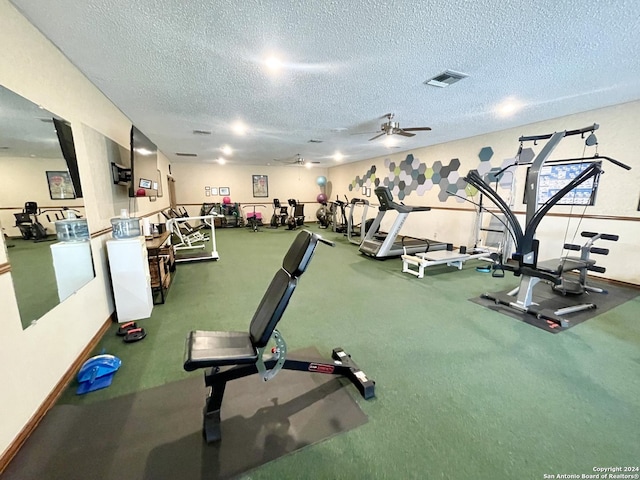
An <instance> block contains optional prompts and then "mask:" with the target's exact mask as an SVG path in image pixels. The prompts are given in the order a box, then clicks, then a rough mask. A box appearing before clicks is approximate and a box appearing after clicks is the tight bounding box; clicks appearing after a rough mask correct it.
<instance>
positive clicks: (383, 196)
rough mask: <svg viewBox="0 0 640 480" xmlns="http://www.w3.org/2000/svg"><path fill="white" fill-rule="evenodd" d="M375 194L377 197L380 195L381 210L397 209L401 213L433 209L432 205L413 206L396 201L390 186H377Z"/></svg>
mask: <svg viewBox="0 0 640 480" xmlns="http://www.w3.org/2000/svg"><path fill="white" fill-rule="evenodd" d="M375 194H376V197H378V201H379V202H380V207H379V209H380V211H385V210H396V211H398V212H400V213H411V212H428V211H429V210H431V207H411V206H409V205H404V204H402V203H396V202H394V201H393V196H392V195H391V190H389V187H376V189H375Z"/></svg>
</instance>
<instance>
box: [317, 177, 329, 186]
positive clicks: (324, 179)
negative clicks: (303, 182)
mask: <svg viewBox="0 0 640 480" xmlns="http://www.w3.org/2000/svg"><path fill="white" fill-rule="evenodd" d="M316 183H317V184H318V185H319V186H321V187H324V186H325V185H326V184H327V177H323V176H320V177H318V178H316Z"/></svg>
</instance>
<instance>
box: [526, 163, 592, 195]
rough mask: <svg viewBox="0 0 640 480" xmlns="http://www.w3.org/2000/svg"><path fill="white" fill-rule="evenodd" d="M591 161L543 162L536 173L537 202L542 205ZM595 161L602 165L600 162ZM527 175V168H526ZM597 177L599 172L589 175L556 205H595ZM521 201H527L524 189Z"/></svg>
mask: <svg viewBox="0 0 640 480" xmlns="http://www.w3.org/2000/svg"><path fill="white" fill-rule="evenodd" d="M591 163H593V162H563V161H561V160H559V161H553V163H546V164H544V165H543V166H542V168H540V172H539V173H538V200H537V204H538V205H542V204H543V203H546V202H547V201H549V199H551V197H553V196H554V195H555V194H556V193H557V192H559V191H560V190H561V189H562V188H563V187H564V186H566V185H567V184H568V183H569V182H570V181H571V180H573V179H574V178H576V177H577V176H578V175H580V173H582V171H583V170H585V169H586V168H587V167H588V166H589V165H591ZM596 163H598V164H599V165H602V162H596ZM528 175H529V169H527V176H528ZM599 179H600V174H598V175H596V176H594V177H591V178H590V179H589V180H587V181H586V182H583V183H582V184H580V185H578V186H577V187H576V188H574V189H573V190H571V191H570V192H569V193H567V194H566V195H565V196H564V197H562V199H561V200H560V201H559V202H558V203H556V205H595V203H596V193H597V191H598V180H599ZM523 202H524V203H527V196H526V189H525V196H524V200H523Z"/></svg>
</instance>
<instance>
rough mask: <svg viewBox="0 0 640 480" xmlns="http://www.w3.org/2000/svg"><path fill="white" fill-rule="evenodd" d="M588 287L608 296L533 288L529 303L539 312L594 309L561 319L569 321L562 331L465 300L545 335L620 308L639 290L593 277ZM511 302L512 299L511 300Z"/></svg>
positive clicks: (481, 302) (532, 318)
mask: <svg viewBox="0 0 640 480" xmlns="http://www.w3.org/2000/svg"><path fill="white" fill-rule="evenodd" d="M588 284H589V285H590V286H592V287H598V288H603V289H604V290H606V291H608V292H609V293H607V294H603V293H589V294H582V295H562V294H561V293H557V292H554V291H553V290H552V289H551V286H550V285H549V284H547V283H544V282H540V283H538V284H537V285H536V286H535V287H533V300H534V302H536V303H538V304H539V306H540V308H543V309H549V310H557V309H558V308H562V307H569V306H573V305H579V304H583V303H593V304H595V305H596V306H597V308H595V309H591V310H584V311H581V312H576V313H571V314H568V315H564V316H563V318H566V319H567V320H568V321H569V325H568V326H567V327H565V328H551V327H550V326H549V324H548V323H547V322H546V320H543V319H538V318H536V316H535V315H532V314H529V313H520V312H518V311H516V310H514V309H513V308H510V307H507V306H506V305H496V303H495V302H494V301H493V300H489V299H486V298H482V297H476V298H470V299H469V300H470V301H472V302H474V303H477V304H479V305H482V306H485V307H487V308H489V309H491V310H494V311H497V312H500V313H503V314H505V315H508V316H510V317H512V318H515V319H517V320H522V321H523V322H526V323H528V324H530V325H533V326H535V327H538V328H541V329H543V330H546V331H547V332H552V333H559V332H562V331H565V330H568V329H569V328H571V327H574V326H576V325H578V324H580V323H582V322H584V321H586V320H589V319H591V318H593V317H596V316H598V315H600V314H601V313H604V312H606V311H608V310H611V309H612V308H615V307H617V306H618V305H622V304H623V303H625V302H627V301H629V300H631V299H633V298H635V297H637V296H638V294H640V290H639V289H637V288H634V287H626V286H623V285H618V284H612V283H607V282H603V281H601V280H596V279H594V278H593V277H591V278H589V282H588ZM510 290H511V289H509V290H505V291H503V292H499V294H502V295H506V294H507V293H508V292H509V291H510ZM513 299H514V300H515V297H513Z"/></svg>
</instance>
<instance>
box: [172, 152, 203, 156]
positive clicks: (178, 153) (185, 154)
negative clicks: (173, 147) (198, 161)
mask: <svg viewBox="0 0 640 480" xmlns="http://www.w3.org/2000/svg"><path fill="white" fill-rule="evenodd" d="M176 156H178V157H197V156H198V154H197V153H184V152H176Z"/></svg>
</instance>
